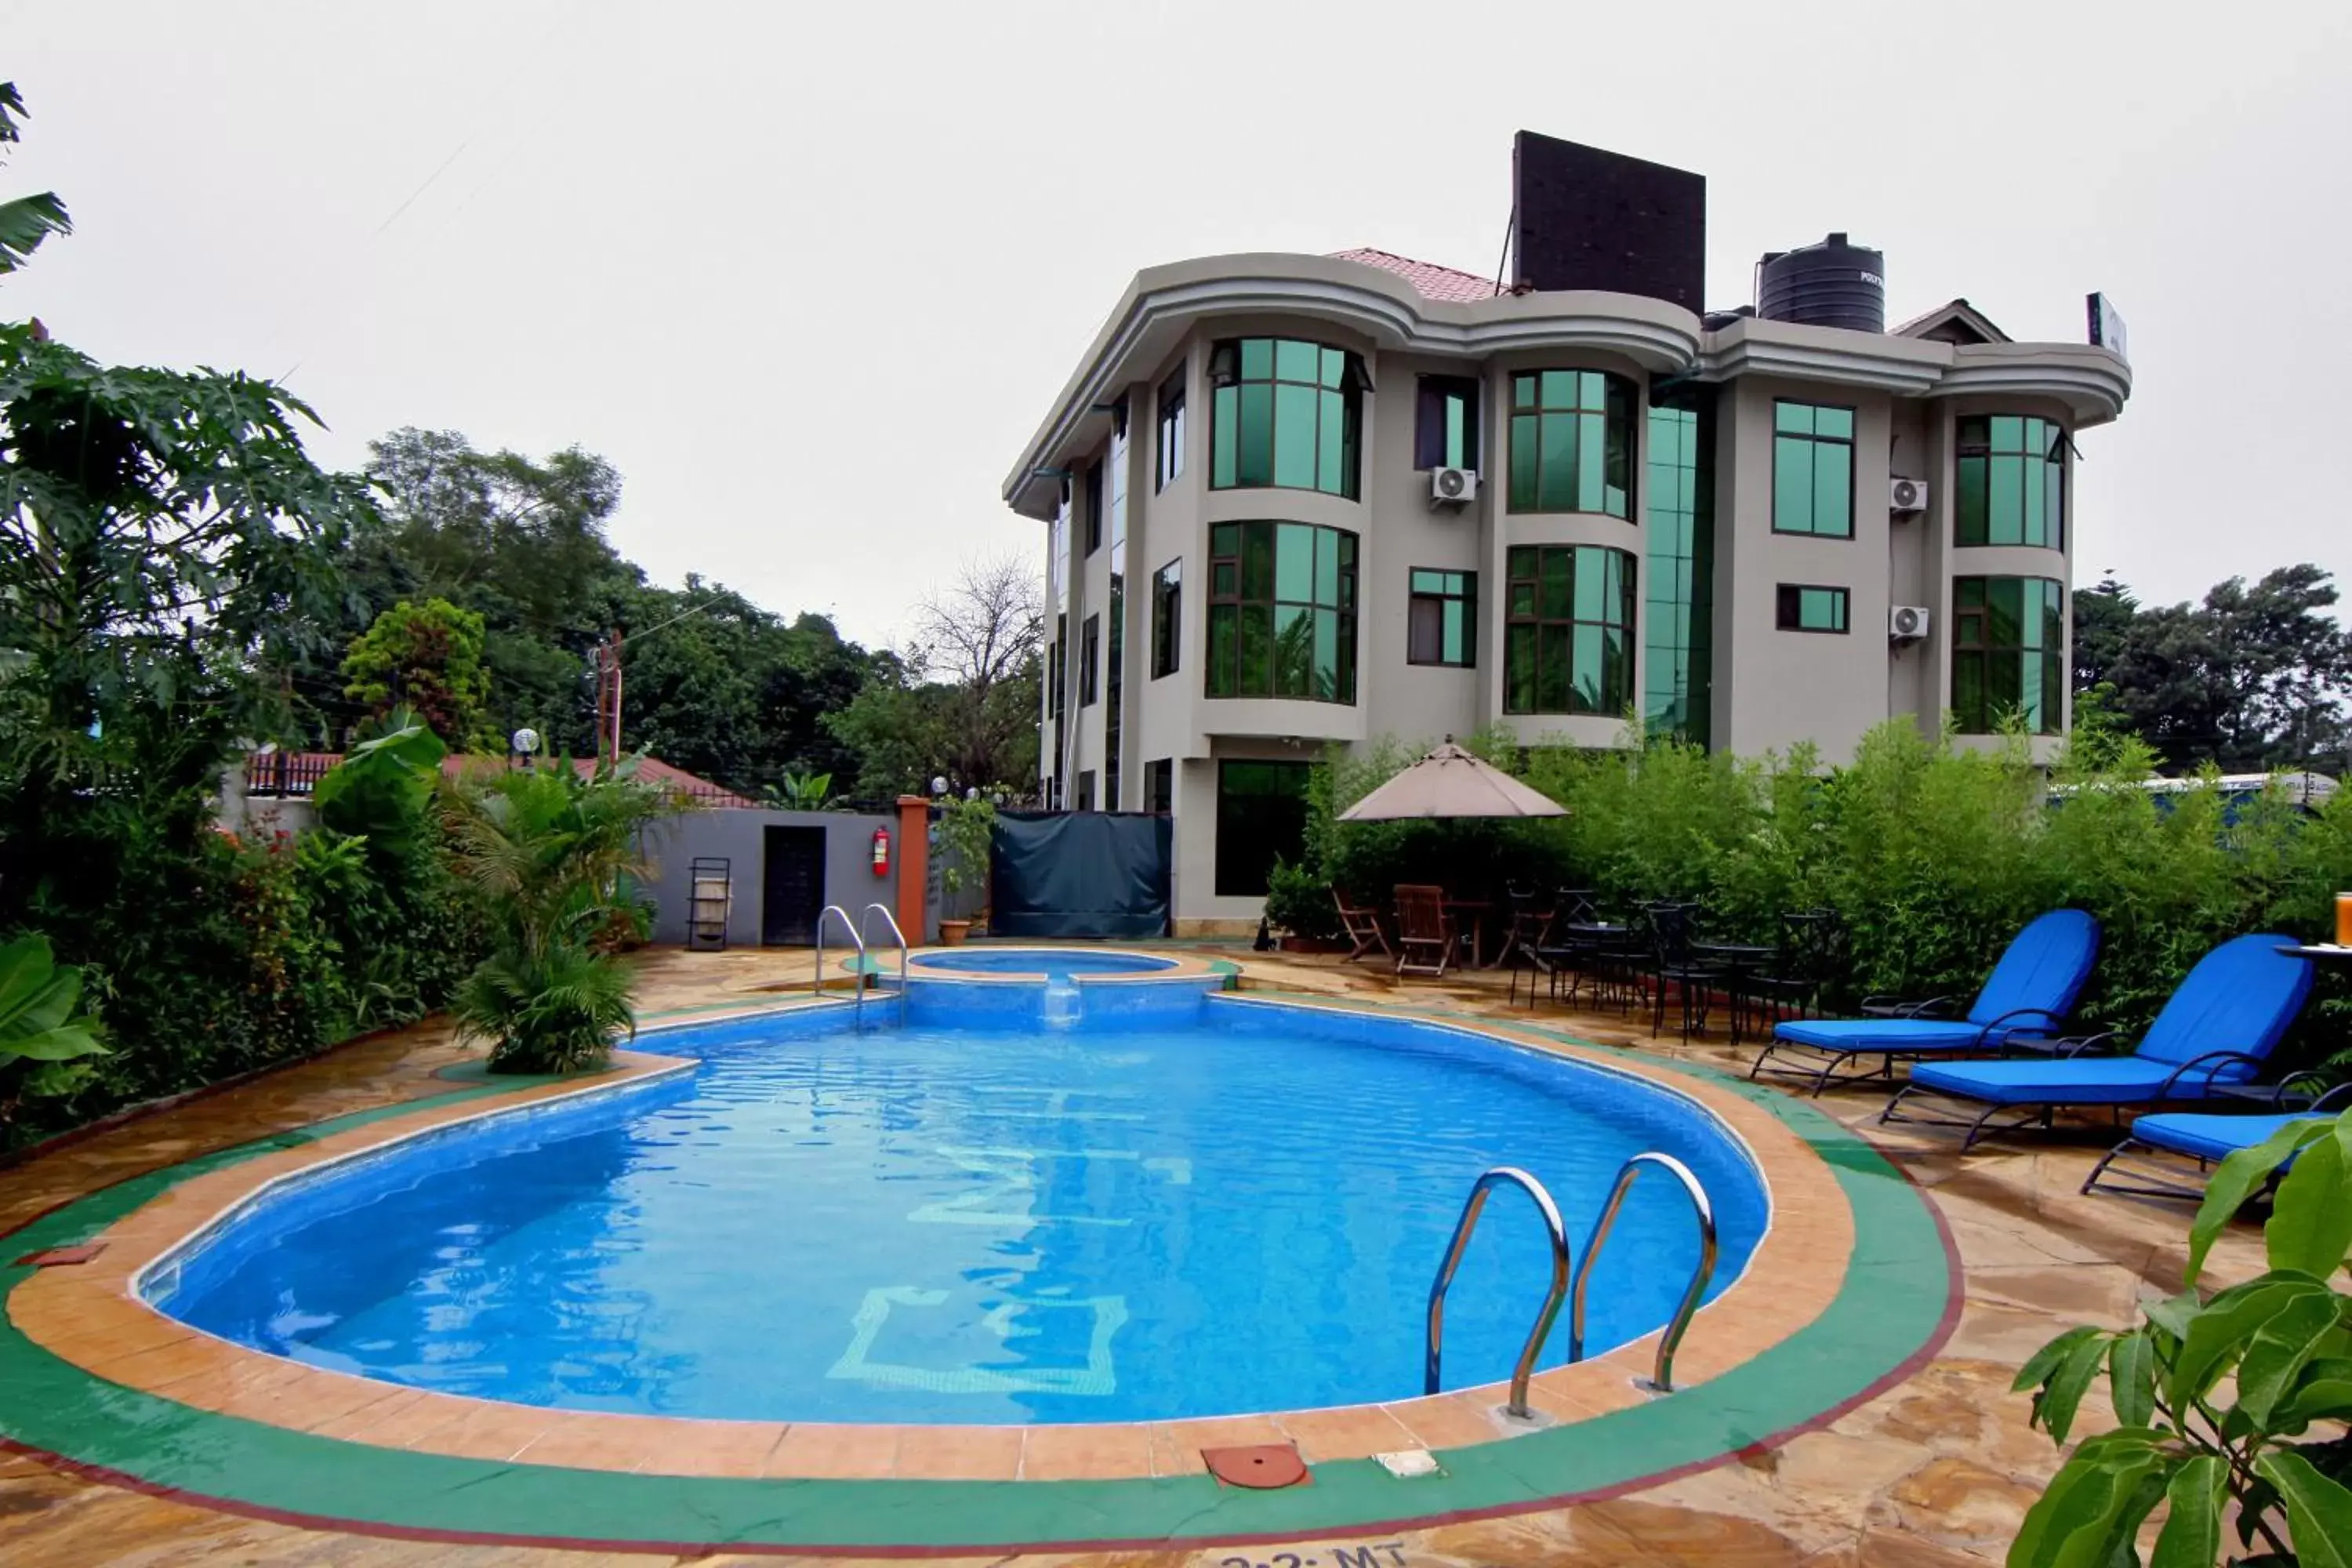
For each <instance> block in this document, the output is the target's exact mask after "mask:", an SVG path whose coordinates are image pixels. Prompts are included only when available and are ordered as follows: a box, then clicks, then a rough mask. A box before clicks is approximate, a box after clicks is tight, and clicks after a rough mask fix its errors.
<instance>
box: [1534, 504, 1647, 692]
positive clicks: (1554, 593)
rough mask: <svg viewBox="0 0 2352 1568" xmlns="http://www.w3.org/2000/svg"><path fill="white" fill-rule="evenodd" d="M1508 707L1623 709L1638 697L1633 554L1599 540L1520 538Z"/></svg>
mask: <svg viewBox="0 0 2352 1568" xmlns="http://www.w3.org/2000/svg"><path fill="white" fill-rule="evenodd" d="M1506 559H1507V563H1508V575H1509V591H1508V594H1507V597H1506V600H1505V604H1506V615H1505V617H1504V626H1503V710H1504V711H1505V712H1507V713H1604V714H1616V713H1622V711H1623V710H1624V709H1625V706H1626V704H1627V703H1629V702H1631V701H1632V700H1633V595H1634V572H1635V567H1634V561H1633V555H1632V554H1631V553H1630V552H1626V551H1622V550H1611V549H1608V548H1607V547H1605V546H1602V545H1598V544H1544V545H1537V544H1520V545H1514V546H1512V548H1511V551H1510V552H1509V554H1508V556H1507V558H1506Z"/></svg>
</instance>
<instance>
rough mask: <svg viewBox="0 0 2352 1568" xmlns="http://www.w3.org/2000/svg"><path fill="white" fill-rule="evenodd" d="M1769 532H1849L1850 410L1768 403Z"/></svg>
mask: <svg viewBox="0 0 2352 1568" xmlns="http://www.w3.org/2000/svg"><path fill="white" fill-rule="evenodd" d="M1772 531H1773V532H1775V533H1810V534H1814V535H1817V536H1819V537H1822V538H1825V539H1851V538H1853V409H1851V408H1838V407H1833V406H1832V405H1827V404H1814V403H1790V402H1789V401H1787V400H1786V399H1783V400H1781V401H1780V402H1777V403H1775V404H1773V405H1772Z"/></svg>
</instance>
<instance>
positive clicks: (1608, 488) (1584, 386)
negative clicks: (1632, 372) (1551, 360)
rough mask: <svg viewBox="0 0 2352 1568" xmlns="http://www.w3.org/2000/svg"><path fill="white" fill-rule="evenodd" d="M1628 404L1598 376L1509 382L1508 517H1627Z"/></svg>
mask: <svg viewBox="0 0 2352 1568" xmlns="http://www.w3.org/2000/svg"><path fill="white" fill-rule="evenodd" d="M1633 402H1634V396H1633V384H1632V383H1631V382H1628V381H1626V380H1624V379H1623V378H1622V377H1621V376H1614V375H1606V374H1602V373H1601V372H1600V371H1592V370H1584V371H1576V370H1548V371H1543V372H1540V373H1538V374H1533V375H1517V376H1513V377H1512V378H1511V427H1510V458H1509V462H1510V486H1509V489H1510V510H1513V511H1597V512H1603V513H1606V514H1607V515H1609V516H1611V517H1623V518H1630V517H1632V516H1633Z"/></svg>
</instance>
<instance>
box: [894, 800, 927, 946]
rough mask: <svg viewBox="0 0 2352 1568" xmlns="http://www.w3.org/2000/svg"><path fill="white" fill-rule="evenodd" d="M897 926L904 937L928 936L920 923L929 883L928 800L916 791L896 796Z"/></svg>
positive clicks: (920, 938) (919, 940)
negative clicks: (905, 934) (915, 792)
mask: <svg viewBox="0 0 2352 1568" xmlns="http://www.w3.org/2000/svg"><path fill="white" fill-rule="evenodd" d="M930 851H931V803H930V802H929V801H928V800H925V799H924V798H923V797H922V796H921V795H900V796H899V797H898V929H899V930H900V931H905V932H906V933H907V940H908V942H915V943H918V944H920V943H922V942H928V941H929V940H930V936H929V931H928V929H927V928H926V927H925V925H924V923H923V917H924V916H925V915H926V914H928V913H929V901H930V886H931V865H930V861H931V853H930Z"/></svg>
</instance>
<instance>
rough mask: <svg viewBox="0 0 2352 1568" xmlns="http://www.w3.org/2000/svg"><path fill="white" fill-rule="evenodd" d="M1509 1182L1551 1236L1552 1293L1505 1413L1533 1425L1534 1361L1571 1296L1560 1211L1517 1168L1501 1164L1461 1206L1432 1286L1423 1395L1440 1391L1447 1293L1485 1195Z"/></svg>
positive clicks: (1540, 1187)
mask: <svg viewBox="0 0 2352 1568" xmlns="http://www.w3.org/2000/svg"><path fill="white" fill-rule="evenodd" d="M1505 1182H1508V1183H1510V1184H1513V1185H1515V1186H1517V1187H1518V1188H1520V1189H1521V1190H1522V1191H1524V1192H1525V1193H1526V1194H1528V1196H1529V1197H1530V1198H1533V1199H1534V1200H1535V1205H1536V1208H1537V1211H1538V1213H1540V1214H1541V1215H1543V1222H1544V1228H1545V1229H1546V1230H1548V1231H1549V1232H1550V1234H1551V1289H1549V1290H1548V1291H1546V1292H1545V1294H1544V1304H1543V1312H1542V1314H1541V1315H1540V1316H1539V1317H1538V1318H1537V1319H1536V1326H1535V1328H1534V1329H1533V1330H1531V1331H1529V1332H1528V1342H1527V1344H1526V1345H1525V1346H1524V1347H1523V1348H1522V1349H1521V1350H1520V1352H1519V1364H1518V1365H1517V1367H1515V1368H1513V1369H1512V1372H1511V1398H1510V1402H1509V1403H1508V1404H1507V1405H1504V1406H1503V1408H1504V1409H1505V1410H1506V1411H1507V1412H1508V1413H1509V1414H1511V1415H1516V1416H1517V1417H1519V1419H1521V1420H1523V1421H1525V1420H1531V1419H1533V1415H1534V1413H1533V1412H1532V1411H1530V1410H1529V1409H1528V1377H1529V1376H1531V1375H1532V1374H1533V1373H1534V1372H1535V1369H1536V1357H1537V1356H1538V1355H1540V1354H1541V1353H1542V1352H1543V1342H1544V1340H1545V1339H1546V1338H1547V1337H1548V1336H1549V1334H1550V1333H1551V1326H1552V1323H1553V1321H1555V1320H1557V1319H1558V1318H1559V1303H1560V1298H1561V1297H1563V1296H1565V1295H1566V1294H1567V1293H1568V1231H1567V1228H1566V1227H1565V1226H1562V1225H1561V1224H1560V1223H1559V1205H1555V1204H1554V1203H1553V1202H1552V1201H1551V1194H1549V1193H1548V1192H1546V1191H1544V1184H1542V1183H1541V1182H1538V1181H1537V1180H1536V1179H1535V1178H1534V1177H1533V1176H1530V1175H1528V1173H1526V1172H1525V1171H1522V1170H1520V1169H1518V1168H1517V1166H1514V1165H1497V1166H1496V1167H1495V1168H1494V1169H1493V1170H1491V1171H1488V1172H1487V1173H1486V1174H1485V1175H1483V1176H1480V1177H1479V1178H1478V1180H1477V1181H1476V1182H1475V1184H1472V1186H1471V1188H1470V1199H1469V1201H1468V1202H1467V1203H1465V1204H1464V1205H1462V1217H1461V1218H1460V1219H1458V1220H1456V1221H1454V1242H1453V1245H1452V1246H1450V1247H1447V1248H1446V1249H1445V1261H1444V1263H1442V1264H1440V1265H1439V1266H1438V1269H1437V1278H1436V1279H1433V1280H1432V1281H1431V1282H1430V1287H1429V1348H1428V1363H1427V1365H1426V1367H1425V1369H1424V1373H1425V1375H1424V1376H1423V1393H1425V1394H1435V1393H1436V1392H1437V1390H1438V1383H1439V1379H1438V1357H1439V1355H1440V1352H1442V1350H1443V1348H1444V1339H1445V1292H1446V1290H1447V1289H1450V1288H1451V1287H1452V1285H1453V1284H1454V1270H1455V1269H1457V1268H1461V1267H1462V1254H1463V1253H1464V1252H1465V1250H1467V1249H1468V1247H1469V1246H1470V1233H1471V1232H1472V1231H1474V1230H1475V1229H1476V1228H1477V1227H1478V1215H1479V1214H1480V1212H1481V1211H1483V1210H1484V1209H1485V1208H1486V1194H1488V1193H1489V1192H1491V1191H1493V1190H1494V1189H1495V1188H1496V1186H1498V1185H1500V1184H1503V1183H1505Z"/></svg>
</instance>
